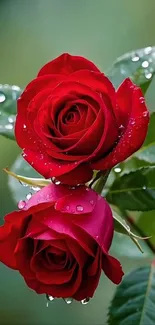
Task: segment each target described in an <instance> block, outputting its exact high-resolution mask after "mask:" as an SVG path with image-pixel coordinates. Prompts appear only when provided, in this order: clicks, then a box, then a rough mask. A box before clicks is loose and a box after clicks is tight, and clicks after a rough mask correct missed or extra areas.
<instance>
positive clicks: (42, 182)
mask: <svg viewBox="0 0 155 325" xmlns="http://www.w3.org/2000/svg"><path fill="white" fill-rule="evenodd" d="M3 171H4V172H6V173H7V174H8V175H9V176H11V177H14V178H15V179H16V180H17V181H19V182H20V183H22V185H23V186H24V185H25V186H26V185H28V186H37V187H40V188H42V187H45V186H47V185H49V184H51V180H47V179H44V178H32V177H25V176H23V175H17V174H15V173H13V172H12V171H11V170H9V169H8V168H4V169H3Z"/></svg>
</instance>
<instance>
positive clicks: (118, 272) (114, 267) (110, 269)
mask: <svg viewBox="0 0 155 325" xmlns="http://www.w3.org/2000/svg"><path fill="white" fill-rule="evenodd" d="M102 269H103V271H104V273H105V274H106V276H107V277H108V278H109V279H110V280H111V281H112V282H113V283H115V284H119V283H120V282H121V280H122V277H123V275H124V272H123V271H122V266H121V264H120V262H119V261H118V260H117V259H116V258H114V257H112V256H110V255H103V259H102Z"/></svg>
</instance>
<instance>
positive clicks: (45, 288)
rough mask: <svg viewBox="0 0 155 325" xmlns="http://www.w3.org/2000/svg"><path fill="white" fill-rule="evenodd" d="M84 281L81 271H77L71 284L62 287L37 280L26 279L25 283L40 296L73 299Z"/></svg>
mask: <svg viewBox="0 0 155 325" xmlns="http://www.w3.org/2000/svg"><path fill="white" fill-rule="evenodd" d="M81 279H82V271H81V269H78V270H75V271H74V274H73V277H72V279H71V281H70V282H68V283H65V284H61V285H46V284H42V283H40V282H39V281H37V280H34V279H33V280H31V279H28V278H25V282H26V284H27V285H28V287H30V288H31V289H33V290H35V291H36V292H37V293H38V294H43V293H44V294H48V295H49V296H53V297H57V298H68V297H73V295H74V294H75V292H76V291H77V290H78V288H79V286H80V284H81Z"/></svg>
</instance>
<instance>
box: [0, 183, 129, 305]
mask: <svg viewBox="0 0 155 325" xmlns="http://www.w3.org/2000/svg"><path fill="white" fill-rule="evenodd" d="M113 233H114V224H113V216H112V212H111V209H110V207H109V205H108V203H107V202H106V201H105V200H104V199H103V198H102V197H101V196H100V195H98V194H97V193H96V192H94V191H93V190H91V189H89V188H87V187H84V186H79V187H77V188H76V189H69V188H68V187H67V186H64V185H55V184H52V183H51V184H50V185H48V186H46V187H44V188H43V189H42V190H40V191H38V192H37V193H36V194H34V195H33V196H32V197H31V198H30V200H29V201H27V202H26V204H25V207H24V208H23V209H22V210H19V211H15V212H12V213H10V214H8V215H7V216H6V217H5V223H4V225H3V226H2V227H0V261H1V262H3V263H4V264H6V265H7V266H8V267H10V268H12V269H16V270H18V271H19V272H20V274H21V275H22V276H23V277H24V280H25V282H26V284H27V285H28V287H30V288H31V289H33V290H35V291H36V292H37V293H38V294H47V295H49V296H53V297H57V298H58V297H62V298H67V297H72V298H74V299H75V300H78V301H79V300H82V299H85V298H87V297H92V296H93V294H94V291H95V289H96V288H97V285H98V282H99V279H100V275H101V271H102V270H103V272H104V273H105V274H106V276H107V277H108V278H109V279H110V280H111V281H112V282H114V283H115V284H119V283H120V281H121V279H122V276H123V272H122V268H121V265H120V263H119V261H117V259H115V258H114V257H112V256H111V255H110V254H109V248H110V245H111V242H112V238H113Z"/></svg>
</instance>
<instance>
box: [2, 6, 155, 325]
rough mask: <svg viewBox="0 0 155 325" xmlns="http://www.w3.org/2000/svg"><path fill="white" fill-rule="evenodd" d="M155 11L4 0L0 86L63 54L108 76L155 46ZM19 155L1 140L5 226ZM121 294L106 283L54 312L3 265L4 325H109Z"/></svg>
mask: <svg viewBox="0 0 155 325" xmlns="http://www.w3.org/2000/svg"><path fill="white" fill-rule="evenodd" d="M154 12H155V1H154V0H148V1H146V0H130V1H125V0H96V1H95V0H0V83H8V84H15V85H19V86H21V87H24V86H25V85H26V84H27V83H28V82H29V81H30V80H31V79H32V78H34V76H35V75H36V73H37V71H38V69H39V68H40V67H41V66H42V65H43V64H44V63H46V62H47V61H49V60H52V59H53V58H54V57H56V56H58V55H60V54H61V53H63V52H69V53H71V54H78V55H83V56H85V57H87V58H89V59H90V60H92V61H94V63H96V64H97V65H98V66H99V67H100V69H101V70H102V71H106V70H107V69H108V68H109V67H110V66H111V64H112V63H113V61H114V60H115V59H116V58H117V57H118V56H120V55H122V54H123V53H125V52H128V51H131V50H134V49H137V48H142V47H145V46H150V45H155V33H154V27H155V26H154V24H155V23H154ZM152 96H153V95H152ZM152 98H153V97H152ZM149 100H150V98H148V101H149ZM154 102H155V100H154ZM151 103H153V100H152V102H151ZM152 105H153V104H152ZM19 152H20V150H19V148H18V147H17V145H16V143H15V142H13V141H11V140H6V139H4V138H2V137H1V136H0V218H1V220H2V219H3V216H4V215H5V214H6V213H8V212H9V211H11V210H12V209H14V208H15V207H16V205H15V203H14V202H13V199H12V198H11V193H10V191H9V188H8V186H7V177H6V175H5V174H4V173H3V172H2V168H3V167H6V166H8V167H10V166H11V164H12V163H13V162H14V160H15V158H16V157H17V155H18V154H19ZM121 249H122V250H124V251H125V249H124V248H123V247H122V248H121V247H120V250H121ZM133 249H136V248H134V247H133ZM127 255H128V252H127V251H126V256H127ZM130 255H131V254H130ZM121 262H122V264H123V267H124V270H125V271H126V272H127V271H129V270H131V269H133V268H134V267H137V266H138V265H141V264H145V263H147V257H146V258H143V259H140V258H136V259H135V258H132V257H131V256H130V257H123V254H122V257H121ZM114 290H115V286H114V285H113V284H112V283H110V281H109V280H107V279H106V278H105V277H104V276H103V277H102V279H101V281H100V286H99V288H98V289H97V291H96V294H95V297H94V299H93V300H92V301H91V302H90V303H89V304H88V305H86V306H82V305H81V304H79V303H73V304H72V305H69V306H67V305H66V304H65V303H64V302H63V301H56V302H54V303H51V304H49V307H48V308H47V307H46V299H45V297H44V296H37V295H36V294H35V293H34V292H32V291H31V290H29V289H28V288H27V287H26V285H25V284H24V282H23V280H22V278H21V277H20V275H19V274H17V273H16V272H14V271H12V270H9V269H8V268H6V267H5V266H3V265H0V324H3V325H5V324H6V325H30V324H33V325H47V324H51V325H58V324H59V325H71V324H72V325H74V324H75V325H87V324H88V325H94V324H96V325H105V324H106V318H107V311H108V310H107V307H108V305H109V303H110V300H111V299H112V296H113V293H114Z"/></svg>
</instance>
